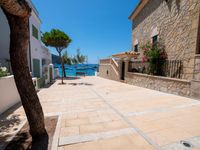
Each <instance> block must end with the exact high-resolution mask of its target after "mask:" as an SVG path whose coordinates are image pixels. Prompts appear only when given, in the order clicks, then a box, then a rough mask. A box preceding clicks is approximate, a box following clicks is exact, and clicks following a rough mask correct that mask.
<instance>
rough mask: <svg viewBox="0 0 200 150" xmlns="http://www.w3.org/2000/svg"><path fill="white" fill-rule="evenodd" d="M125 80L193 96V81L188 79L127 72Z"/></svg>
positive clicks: (129, 82)
mask: <svg viewBox="0 0 200 150" xmlns="http://www.w3.org/2000/svg"><path fill="white" fill-rule="evenodd" d="M125 81H126V83H128V84H132V85H135V86H140V87H144V88H149V89H153V90H158V91H162V92H166V93H170V94H176V95H180V96H186V97H189V96H191V92H190V90H191V83H190V81H187V80H180V79H173V78H167V77H160V76H152V75H146V74H140V73H131V72H127V73H126V77H125Z"/></svg>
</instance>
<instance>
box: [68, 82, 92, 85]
mask: <svg viewBox="0 0 200 150" xmlns="http://www.w3.org/2000/svg"><path fill="white" fill-rule="evenodd" d="M68 85H72V86H81V85H86V86H93V84H90V83H84V82H82V83H68Z"/></svg>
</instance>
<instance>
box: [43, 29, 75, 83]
mask: <svg viewBox="0 0 200 150" xmlns="http://www.w3.org/2000/svg"><path fill="white" fill-rule="evenodd" d="M42 42H43V43H44V44H45V45H46V46H50V47H54V48H55V49H56V50H57V52H58V54H59V57H60V62H61V65H62V82H61V83H62V84H64V82H63V78H64V77H66V74H65V68H64V62H63V59H62V51H63V50H64V49H65V48H67V47H68V46H69V44H70V43H71V42H72V40H71V38H70V37H69V36H68V35H67V34H66V33H65V32H63V31H60V30H59V29H52V30H51V31H50V32H45V33H44V34H43V35H42Z"/></svg>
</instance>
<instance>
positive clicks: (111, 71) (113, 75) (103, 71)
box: [98, 64, 120, 81]
mask: <svg viewBox="0 0 200 150" xmlns="http://www.w3.org/2000/svg"><path fill="white" fill-rule="evenodd" d="M98 76H100V77H103V78H106V79H110V80H115V81H119V80H120V76H119V72H117V71H116V70H115V68H114V67H113V66H112V65H111V64H100V65H99V73H98Z"/></svg>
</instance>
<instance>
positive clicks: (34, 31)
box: [32, 25, 38, 39]
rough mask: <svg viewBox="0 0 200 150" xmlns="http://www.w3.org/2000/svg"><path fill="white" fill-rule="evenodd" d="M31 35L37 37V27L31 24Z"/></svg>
mask: <svg viewBox="0 0 200 150" xmlns="http://www.w3.org/2000/svg"><path fill="white" fill-rule="evenodd" d="M32 36H33V37H35V38H36V39H38V29H37V28H36V27H35V26H34V25H32Z"/></svg>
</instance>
